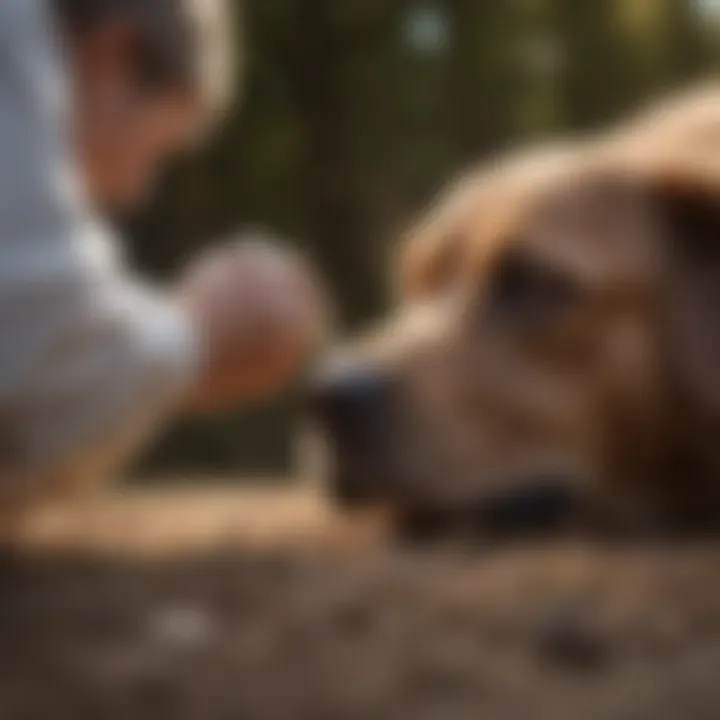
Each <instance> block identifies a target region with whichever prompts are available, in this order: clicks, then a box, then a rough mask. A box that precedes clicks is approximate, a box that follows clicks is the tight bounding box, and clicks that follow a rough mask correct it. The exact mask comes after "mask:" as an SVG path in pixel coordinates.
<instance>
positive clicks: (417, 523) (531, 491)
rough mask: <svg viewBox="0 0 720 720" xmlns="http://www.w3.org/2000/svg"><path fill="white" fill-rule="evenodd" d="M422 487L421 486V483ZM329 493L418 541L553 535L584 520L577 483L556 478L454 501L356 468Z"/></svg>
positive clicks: (339, 471)
mask: <svg viewBox="0 0 720 720" xmlns="http://www.w3.org/2000/svg"><path fill="white" fill-rule="evenodd" d="M425 486H426V485H425ZM327 487H328V489H329V495H330V497H331V500H332V501H333V502H334V503H335V504H336V506H337V507H339V508H341V509H343V510H346V511H354V510H367V509H370V508H384V509H385V510H388V511H390V514H391V516H392V517H393V518H394V520H395V524H396V526H397V529H398V531H399V534H400V535H401V536H403V537H407V538H410V539H418V540H436V539H442V538H446V537H449V536H453V535H464V536H468V535H470V536H473V537H478V538H493V539H515V538H517V539H523V538H542V537H554V536H557V535H559V534H562V533H563V532H564V531H566V530H568V529H569V528H574V527H577V526H578V525H579V524H580V523H581V522H582V518H584V517H586V516H587V510H588V508H587V498H586V497H585V495H584V493H583V492H582V491H581V490H580V489H579V486H578V484H577V483H573V482H572V481H571V480H570V479H568V478H565V477H562V476H553V475H544V474H543V475H537V476H535V477H530V478H528V479H527V480H526V481H524V482H518V483H513V485H512V487H511V488H510V489H508V488H507V486H506V487H505V488H504V489H498V490H492V491H487V492H482V493H479V494H478V495H477V496H475V497H467V498H465V499H464V500H462V501H457V502H454V503H448V502H443V501H441V500H440V499H438V498H433V497H428V496H423V495H422V494H419V493H417V492H413V491H412V488H417V487H422V485H420V484H419V483H417V482H412V479H410V478H403V479H401V478H398V477H392V476H391V475H389V474H388V473H380V474H378V473H375V474H372V473H371V471H370V470H367V471H362V470H361V469H360V468H359V467H358V466H357V465H353V466H352V467H348V468H344V469H343V468H342V467H339V468H336V472H335V474H334V476H333V477H332V478H331V480H330V482H329V484H328V486H327Z"/></svg>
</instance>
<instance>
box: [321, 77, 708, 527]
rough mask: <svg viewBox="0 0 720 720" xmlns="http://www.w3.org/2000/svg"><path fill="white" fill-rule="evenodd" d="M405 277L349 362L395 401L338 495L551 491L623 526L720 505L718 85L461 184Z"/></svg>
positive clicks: (451, 503) (429, 502)
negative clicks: (370, 374) (569, 493)
mask: <svg viewBox="0 0 720 720" xmlns="http://www.w3.org/2000/svg"><path fill="white" fill-rule="evenodd" d="M400 278H401V282H400V295H401V299H400V303H399V308H398V309H397V311H396V312H395V313H394V315H393V317H391V318H390V319H389V320H388V321H387V322H386V323H385V324H384V326H383V327H382V328H380V329H379V330H378V331H376V332H375V333H373V334H371V335H370V337H369V338H368V339H367V340H366V341H364V342H363V343H362V344H361V347H360V349H359V350H356V356H357V357H362V358H363V362H364V364H365V365H366V366H367V365H368V364H370V365H371V366H372V367H374V368H375V369H376V370H377V371H378V372H382V373H383V374H384V376H385V377H386V378H391V380H392V393H391V395H392V397H390V393H388V398H387V400H386V403H385V408H384V410H383V411H382V412H381V413H379V414H378V416H377V417H376V418H375V419H374V420H373V421H372V422H371V423H370V424H371V425H372V430H370V429H369V428H365V431H364V438H363V442H362V443H355V447H362V452H360V453H357V452H356V453H353V451H352V447H353V443H352V442H340V443H339V449H340V457H339V466H340V475H341V476H342V478H341V480H340V481H341V482H348V479H349V481H350V482H352V483H354V484H355V485H356V486H357V485H364V489H365V490H366V491H367V492H366V495H367V496H368V497H372V498H375V499H383V500H389V501H391V502H392V503H393V504H395V505H396V506H398V507H402V508H406V509H407V508H418V509H419V508H424V509H454V510H458V509H463V508H469V507H471V506H472V507H475V506H476V505H477V504H478V503H479V504H480V507H483V506H484V507H486V508H488V507H496V505H494V504H493V503H496V502H497V500H498V498H515V499H519V500H520V504H519V505H518V507H519V508H520V509H521V510H522V511H523V512H526V511H527V509H528V506H527V502H524V501H523V498H526V499H527V498H533V497H534V498H541V497H542V498H546V497H549V496H551V497H555V496H554V495H552V493H550V495H548V492H547V490H548V488H550V487H557V486H562V487H563V488H565V489H570V488H571V489H573V490H575V491H576V492H577V493H578V495H579V496H580V497H582V500H583V503H582V504H583V507H586V508H588V507H590V508H593V510H595V511H598V512H600V513H601V514H602V515H604V516H606V517H609V516H612V517H614V518H616V519H617V518H631V519H632V521H633V522H639V521H640V520H641V519H642V520H653V521H655V520H658V519H661V518H662V519H663V520H668V519H670V518H672V519H674V520H677V519H680V518H682V519H684V520H690V521H691V522H693V523H695V522H699V521H700V520H707V519H709V518H713V517H715V515H716V514H717V513H718V511H720V88H718V87H715V88H713V87H709V88H704V89H703V90H702V91H701V92H695V93H692V94H690V95H688V96H685V97H683V98H680V99H679V100H678V99H676V100H675V101H673V102H670V103H665V104H662V105H660V106H657V107H655V108H653V109H651V111H649V112H646V113H643V114H642V115H640V116H638V117H635V118H633V119H632V120H631V121H629V122H627V123H625V124H624V125H622V126H620V127H616V128H613V129H612V130H611V131H610V132H608V133H605V134H604V135H602V136H598V137H595V138H591V139H588V140H585V141H582V142H577V143H568V144H563V145H558V146H554V147H548V148H543V149H540V150H531V151H524V152H521V153H518V154H516V155H514V156H512V157H509V158H502V159H500V160H498V161H495V162H493V163H490V164H489V165H487V166H485V167H483V168H481V169H480V170H479V171H476V172H473V173H472V174H470V175H469V176H467V177H465V178H464V179H462V180H461V181H460V182H459V183H456V184H455V185H454V186H453V187H452V188H451V190H450V192H449V193H448V194H447V195H446V196H445V197H443V198H441V200H440V201H439V202H438V204H437V205H436V206H435V207H434V208H433V209H432V210H431V211H430V212H429V214H428V215H427V217H426V218H425V219H424V220H423V221H422V222H421V223H420V224H419V225H418V227H417V228H416V229H415V230H414V231H413V232H412V233H411V236H410V239H409V240H408V241H407V242H406V243H405V244H404V249H403V256H402V260H401V271H400ZM330 431H331V434H333V435H336V434H337V433H336V429H334V428H330ZM336 439H337V438H336ZM527 493H530V494H529V495H528V494H527ZM533 493H535V495H533ZM538 493H539V494H538ZM528 502H531V501H528ZM511 506H512V504H511ZM511 506H510V507H511ZM497 507H502V504H501V505H499V506H497Z"/></svg>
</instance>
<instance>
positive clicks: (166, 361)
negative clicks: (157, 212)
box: [0, 0, 197, 489]
mask: <svg viewBox="0 0 720 720" xmlns="http://www.w3.org/2000/svg"><path fill="white" fill-rule="evenodd" d="M67 88H68V83H67V82H66V78H65V77H64V74H63V67H62V63H61V61H60V56H59V54H58V52H57V47H56V45H55V38H54V35H53V32H52V29H51V27H50V11H49V9H48V8H47V7H46V0H2V2H0V489H2V485H3V483H4V484H5V485H8V484H19V485H24V484H25V483H27V484H28V486H30V485H33V486H35V487H41V488H46V487H48V485H52V486H55V487H56V486H58V485H62V486H68V485H70V486H73V485H75V484H76V483H79V482H82V483H84V482H86V481H88V482H91V483H96V482H98V481H99V480H101V479H102V478H103V477H105V476H107V475H109V474H112V473H113V472H115V471H117V469H118V468H119V467H120V465H121V464H122V463H123V462H124V461H125V460H126V459H128V457H129V456H131V455H132V454H133V453H134V452H136V451H137V450H138V448H139V446H140V445H141V444H142V443H144V442H145V441H146V439H147V438H148V435H149V434H150V432H151V431H152V430H153V429H154V428H155V427H157V426H158V425H159V423H160V422H161V421H162V420H164V419H165V418H166V416H167V415H168V414H169V413H171V412H172V411H173V410H174V409H175V406H176V404H177V403H178V401H179V398H180V397H181V395H182V393H183V391H184V390H185V388H186V386H187V384H188V383H189V382H190V381H191V379H192V375H193V372H194V368H195V365H196V360H197V357H196V356H197V347H196V338H195V336H194V333H193V331H192V328H191V327H190V326H189V323H188V322H187V320H186V318H184V317H183V316H182V315H181V314H180V313H179V311H178V310H177V309H176V308H175V307H173V306H172V304H170V303H169V302H167V301H166V300H165V299H164V298H163V297H161V296H160V294H159V293H154V292H153V291H152V290H151V289H149V288H148V287H146V286H145V285H143V284H142V283H141V282H139V281H138V280H137V279H136V278H134V277H133V276H132V273H131V272H130V270H129V269H128V268H127V267H125V265H124V263H123V260H122V258H121V257H120V253H119V252H118V248H117V245H116V241H115V238H114V237H113V236H112V234H111V232H110V231H109V230H108V228H107V227H105V225H104V224H103V223H102V222H101V221H100V220H99V219H98V218H97V217H95V216H94V214H93V213H92V212H91V210H90V209H89V208H88V207H87V204H86V202H85V200H84V198H83V193H82V190H81V187H80V183H79V181H78V178H77V176H76V170H75V167H74V163H73V157H72V151H71V147H70V141H69V138H68V127H67V122H66V120H67V117H66V115H67V103H68V99H69V98H68V94H69V93H68V91H67Z"/></svg>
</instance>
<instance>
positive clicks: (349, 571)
mask: <svg viewBox="0 0 720 720" xmlns="http://www.w3.org/2000/svg"><path fill="white" fill-rule="evenodd" d="M381 535H382V533H381V532H379V528H377V527H375V526H374V525H373V523H371V522H369V521H363V522H359V521H354V522H346V521H344V520H342V519H339V518H336V517H334V516H333V515H332V513H330V512H329V511H328V510H327V509H326V508H325V507H324V506H323V505H322V504H321V503H320V502H318V501H317V500H315V499H314V498H312V497H311V496H310V495H307V494H304V493H302V492H290V491H277V492H249V491H248V492H243V493H229V492H227V491H217V492H209V491H208V492H203V493H190V492H186V493H183V494H179V493H174V494H172V495H170V494H155V495H151V494H147V493H145V494H134V495H121V496H117V497H114V498H107V499H99V500H96V501H93V502H89V503H87V504H85V505H84V506H82V507H69V508H62V507H59V508H58V507H56V508H47V509H44V510H43V511H42V512H40V513H38V514H37V516H36V517H35V518H34V519H33V522H32V523H30V524H29V526H28V528H27V529H26V533H25V538H24V557H23V558H21V559H17V558H15V559H11V558H8V559H7V560H5V562H4V563H3V566H2V569H1V573H2V578H3V580H2V586H1V589H0V640H1V642H0V718H2V720H35V719H38V720H39V719H42V720H65V719H66V718H67V719H70V718H72V719H73V720H105V719H107V720H115V719H117V720H131V719H132V720H145V719H146V718H147V719H148V720H149V719H151V718H152V720H163V719H166V718H167V719H168V720H465V719H466V718H467V720H477V719H478V718H487V719H488V720H536V719H537V720H544V719H545V718H547V719H551V718H552V720H575V719H576V718H577V719H578V720H595V719H598V720H599V719H602V720H606V719H607V720H611V719H612V720H615V719H617V720H620V719H622V720H645V719H648V720H650V719H651V718H652V720H711V719H712V720H714V719H717V718H720V543H715V542H714V541H713V542H710V541H708V542H707V543H698V544H695V545H690V544H685V545H667V546H664V547H660V546H657V545H649V544H647V545H645V546H642V545H639V544H635V545H633V546H620V545H616V546H600V545H593V544H591V543H588V542H583V543H580V542H572V541H564V542H563V543H557V544H546V545H538V546H534V547H533V546H524V547H523V546H485V547H483V546H481V545H478V546H475V547H473V548H459V547H454V548H453V547H444V548H435V549H432V550H430V549H423V550H419V549H410V548H403V547H399V546H388V545H387V544H386V543H385V542H384V541H383V539H382V537H381Z"/></svg>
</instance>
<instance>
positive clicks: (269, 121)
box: [131, 0, 720, 475]
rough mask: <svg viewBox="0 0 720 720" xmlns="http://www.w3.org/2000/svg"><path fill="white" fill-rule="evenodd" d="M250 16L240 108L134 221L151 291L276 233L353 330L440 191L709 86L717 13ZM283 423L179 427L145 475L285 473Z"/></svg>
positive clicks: (455, 2) (285, 10)
mask: <svg viewBox="0 0 720 720" xmlns="http://www.w3.org/2000/svg"><path fill="white" fill-rule="evenodd" d="M238 9H240V7H239V4H238ZM242 15H243V17H241V13H238V17H237V24H238V31H239V32H240V33H241V34H242V36H243V37H244V41H243V43H244V45H245V52H244V55H245V57H244V58H243V64H244V65H245V69H244V77H243V80H242V83H239V85H240V84H242V91H241V94H240V101H239V102H238V106H237V108H236V109H235V111H234V112H233V113H232V115H231V116H230V117H229V118H228V120H227V121H226V123H225V124H224V126H223V128H222V131H221V132H220V133H219V134H218V136H217V137H216V139H215V140H214V142H213V143H212V145H211V146H209V147H208V148H207V149H206V150H205V151H204V152H203V153H202V154H200V155H199V156H197V157H194V158H192V159H191V160H188V161H186V162H185V163H183V164H182V166H181V167H178V168H176V169H175V171H174V172H173V173H172V177H171V178H169V182H168V186H167V188H166V190H165V191H164V193H163V194H162V196H161V197H159V198H158V199H157V202H156V203H155V204H154V206H153V207H152V208H150V209H149V210H148V212H147V213H146V214H145V216H144V217H141V218H139V219H137V221H136V222H134V223H133V227H132V228H131V230H132V232H131V234H132V236H133V238H134V240H133V247H134V250H135V253H136V255H137V258H138V260H139V262H140V263H141V264H142V266H144V267H145V268H146V269H147V270H148V271H149V272H151V273H154V274H159V275H161V276H162V275H165V274H167V273H171V272H172V271H173V269H174V268H176V267H177V265H178V264H179V263H180V262H182V260H183V259H184V258H187V257H188V256H189V255H191V254H192V253H193V252H194V251H195V250H197V249H198V247H199V246H200V245H201V244H202V243H204V242H208V241H211V240H212V239H213V238H216V237H217V236H219V235H225V234H228V233H231V232H233V231H237V230H238V229H241V228H243V227H247V226H261V227H264V228H268V229H271V230H273V231H275V232H277V233H280V234H282V235H284V236H286V237H288V238H291V239H292V240H293V242H296V243H298V244H299V245H300V246H301V247H302V248H304V249H305V250H306V251H307V252H308V253H310V254H311V255H312V256H313V257H314V259H315V260H316V261H317V262H318V263H319V264H320V266H321V268H322V269H323V272H324V273H325V276H326V278H327V281H328V283H329V285H330V287H331V288H332V290H333V291H334V293H335V296H336V297H337V299H338V303H339V307H340V310H341V314H342V318H343V321H344V323H345V325H346V327H348V328H353V327H355V326H357V325H358V324H360V323H363V322H366V321H367V320H368V319H370V318H372V317H373V316H376V315H377V314H378V313H379V312H380V311H381V310H382V308H383V307H384V305H385V303H386V300H387V293H386V273H387V266H388V259H389V248H390V247H391V244H392V242H393V238H394V237H395V236H396V235H397V232H398V230H399V229H400V228H401V227H402V226H403V225H404V224H405V223H406V222H407V221H408V220H409V219H410V218H411V217H412V215H413V214H414V213H415V212H416V211H417V210H418V209H419V208H420V207H421V206H422V205H423V204H424V203H425V202H426V201H427V200H428V198H429V197H430V196H431V195H432V194H433V193H434V192H435V191H436V190H437V189H438V188H439V187H440V186H441V185H442V184H443V183H444V182H445V181H446V180H447V178H448V177H449V176H451V175H452V174H454V173H456V172H457V171H459V170H460V169H462V168H463V167H465V166H467V165H468V164H470V163H471V162H474V161H475V160H476V159H478V158H480V157H482V156H483V155H486V154H487V153H490V152H493V151H497V150H498V149H501V148H503V147H505V146H509V145H512V144H516V143H521V142H527V141H531V140H534V139H540V138H543V137H547V136H551V135H553V134H557V133H568V132H573V131H577V130H583V129H588V128H592V127H594V126H599V125H602V124H604V123H607V122H608V121H611V120H613V119H614V118H616V117H618V116H619V115H621V114H622V113H623V112H625V111H626V110H627V109H629V108H631V107H633V106H634V105H637V104H638V103H639V102H641V101H642V100H643V99H644V98H646V97H648V96H650V95H653V94H659V93H662V92H664V91H667V90H669V89H672V88H676V87H678V86H681V85H682V84H684V83H687V82H689V81H690V80H691V79H694V78H697V77H704V76H707V75H709V74H710V73H711V72H713V70H717V69H719V68H720V2H718V0H247V2H246V3H245V5H244V12H243V13H242ZM292 406H293V403H292V401H283V402H281V403H280V404H279V406H276V407H272V408H270V409H266V410H263V411H262V412H259V413H253V414H251V415H243V414H241V415H239V416H234V417H230V418H222V419H220V420H217V421H213V422H210V423H197V424H193V425H191V426H185V427H181V428H176V429H175V430H174V431H173V432H172V433H171V434H170V435H169V437H167V438H166V439H165V440H164V441H163V442H162V443H161V444H160V447H159V448H158V449H157V450H156V451H155V452H154V453H153V455H152V457H151V458H149V459H148V460H147V461H146V462H145V466H147V467H149V468H150V469H152V471H153V472H155V473H156V472H158V471H162V472H163V473H168V474H174V475H177V474H178V473H183V472H190V471H193V472H195V473H197V472H201V473H202V472H206V473H222V474H227V473H238V474H241V473H242V472H247V471H256V470H258V469H267V470H274V469H275V470H277V469H281V468H285V467H286V466H287V465H288V464H289V463H290V461H291V457H292V442H291V438H292V434H293V432H292V428H293V425H294V420H295V417H294V415H295V412H294V408H293V407H292Z"/></svg>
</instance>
